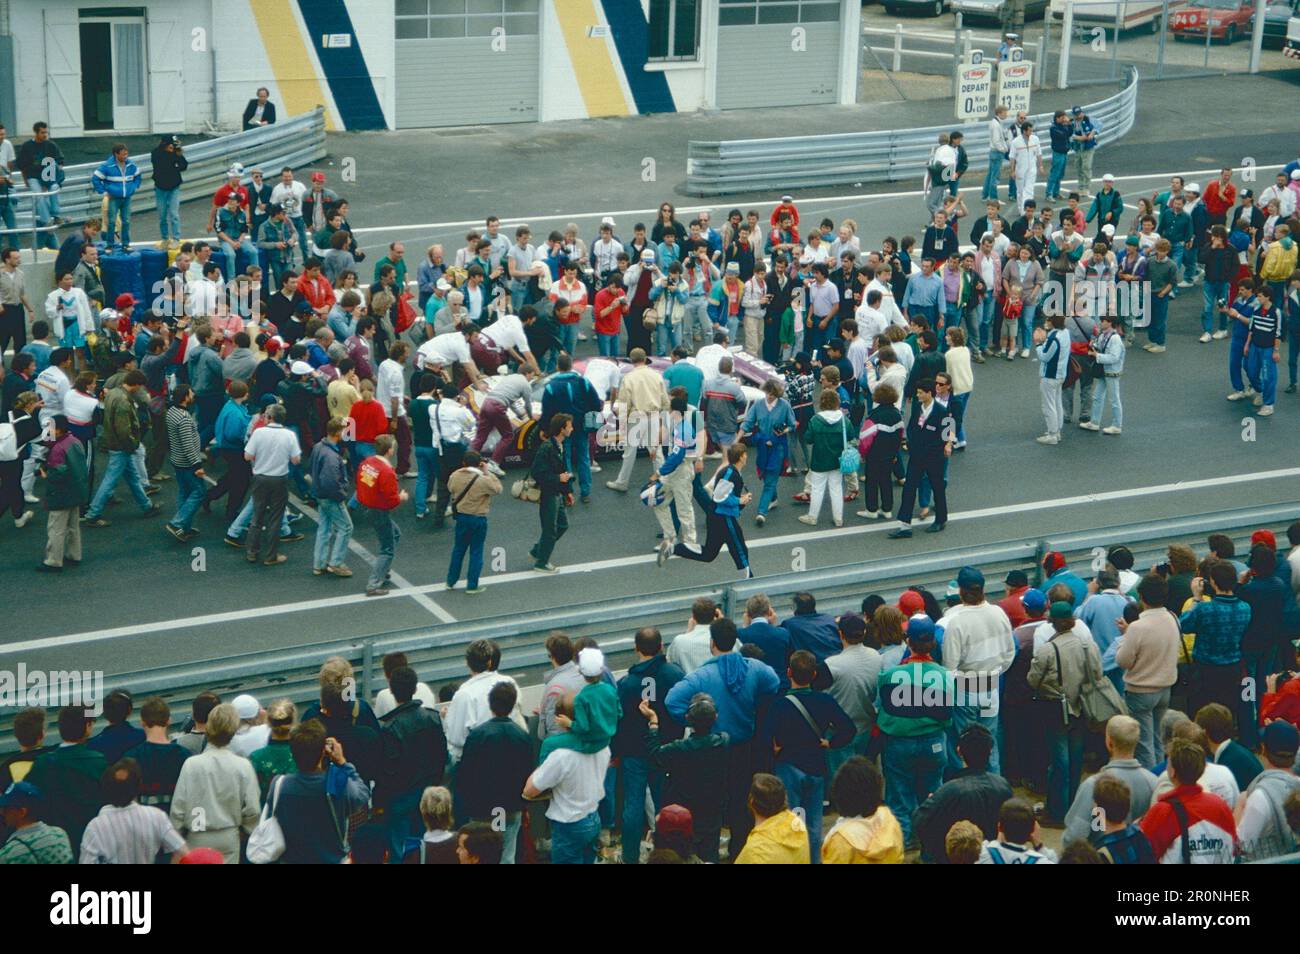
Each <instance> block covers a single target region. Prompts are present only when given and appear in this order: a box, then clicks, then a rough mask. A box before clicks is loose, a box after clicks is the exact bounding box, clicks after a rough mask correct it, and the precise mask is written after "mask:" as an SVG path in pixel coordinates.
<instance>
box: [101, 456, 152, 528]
mask: <svg viewBox="0 0 1300 954" xmlns="http://www.w3.org/2000/svg"><path fill="white" fill-rule="evenodd" d="M123 477H125V478H126V486H127V489H128V490H130V491H131V496H132V497H134V498H135V502H136V503H138V504H139V505H140V509H141V510H143V511H144V512H145V513H148V512H149V511H150V510H152V509H153V503H152V502H151V501H150V500H149V495H148V494H146V493H145V492H144V485H143V484H142V483H141V482H140V472H139V471H137V470H136V469H135V451H122V450H111V451H109V452H108V466H107V467H105V468H104V479H103V480H101V481H100V482H99V490H97V491H96V492H95V498H94V499H93V500H91V501H90V509H89V510H87V511H86V519H88V520H94V519H96V518H97V517H99V516H100V515H101V514H103V512H104V508H105V507H107V506H108V498H109V497H110V496H112V494H113V491H114V490H116V489H117V484H118V481H120V480H121V479H122V478H123Z"/></svg>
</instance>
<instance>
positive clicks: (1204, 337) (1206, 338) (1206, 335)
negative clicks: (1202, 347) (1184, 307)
mask: <svg viewBox="0 0 1300 954" xmlns="http://www.w3.org/2000/svg"><path fill="white" fill-rule="evenodd" d="M1196 340H1197V341H1199V342H1200V343H1201V344H1209V343H1210V342H1211V341H1213V340H1214V339H1213V337H1212V336H1211V335H1210V333H1209V332H1208V331H1207V332H1205V333H1204V334H1202V335H1201V336H1200V337H1199V338H1197V339H1196Z"/></svg>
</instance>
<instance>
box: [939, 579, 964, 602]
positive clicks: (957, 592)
mask: <svg viewBox="0 0 1300 954" xmlns="http://www.w3.org/2000/svg"><path fill="white" fill-rule="evenodd" d="M943 595H944V598H945V599H947V600H948V601H949V602H952V601H953V600H956V599H960V598H961V584H960V583H958V582H957V581H956V580H949V581H948V586H947V588H946V589H944V591H943Z"/></svg>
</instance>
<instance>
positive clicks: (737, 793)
mask: <svg viewBox="0 0 1300 954" xmlns="http://www.w3.org/2000/svg"><path fill="white" fill-rule="evenodd" d="M738 639H739V635H738V634H737V631H736V624H735V623H733V622H732V621H731V620H729V619H717V620H714V621H713V622H712V623H710V624H709V652H711V653H712V654H713V658H712V659H710V660H709V661H708V662H706V663H705V664H704V665H703V666H701V667H700V668H699V669H697V670H695V671H694V672H693V673H691V674H690V675H689V676H687V677H686V678H685V679H683V680H681V681H680V682H679V683H677V684H676V685H675V686H673V688H672V689H671V690H669V692H668V696H667V698H666V699H665V700H664V703H665V706H666V707H667V709H668V714H669V715H671V716H672V717H673V718H674V719H675V720H676V721H677V722H679V723H683V724H685V722H686V710H687V709H688V708H690V704H691V699H693V698H694V697H695V694H696V693H697V692H704V693H707V694H708V695H709V696H710V697H711V698H712V699H713V701H714V703H715V704H716V706H717V709H718V720H717V723H716V726H715V728H716V730H717V731H718V732H725V733H726V734H727V736H728V738H729V739H730V746H729V748H728V750H727V753H728V765H727V792H728V798H727V824H728V827H729V828H730V829H731V848H730V853H731V857H732V858H735V857H736V855H738V854H739V853H740V849H741V848H743V847H744V846H745V840H746V839H747V838H748V837H749V832H750V829H751V828H753V826H754V822H753V818H752V816H751V815H750V813H749V801H748V800H749V783H750V780H751V779H752V778H753V775H754V764H755V760H754V754H755V753H754V746H753V740H754V731H755V729H756V727H757V721H758V715H757V713H758V707H759V704H760V702H764V701H766V700H765V697H768V696H774V695H776V693H777V690H778V689H779V688H780V680H779V679H777V676H776V672H775V671H774V670H773V669H772V667H771V666H769V665H767V663H763V662H759V661H758V660H756V659H749V658H748V657H746V656H743V655H741V654H740V653H735V652H732V650H733V649H734V648H735V645H736V641H737V640H738Z"/></svg>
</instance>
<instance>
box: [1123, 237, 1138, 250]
mask: <svg viewBox="0 0 1300 954" xmlns="http://www.w3.org/2000/svg"><path fill="white" fill-rule="evenodd" d="M1124 244H1125V245H1132V246H1134V247H1137V246H1138V245H1141V244H1142V243H1141V242H1140V241H1138V237H1137V236H1136V235H1130V236H1129V237H1128V238H1126V239H1124Z"/></svg>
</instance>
